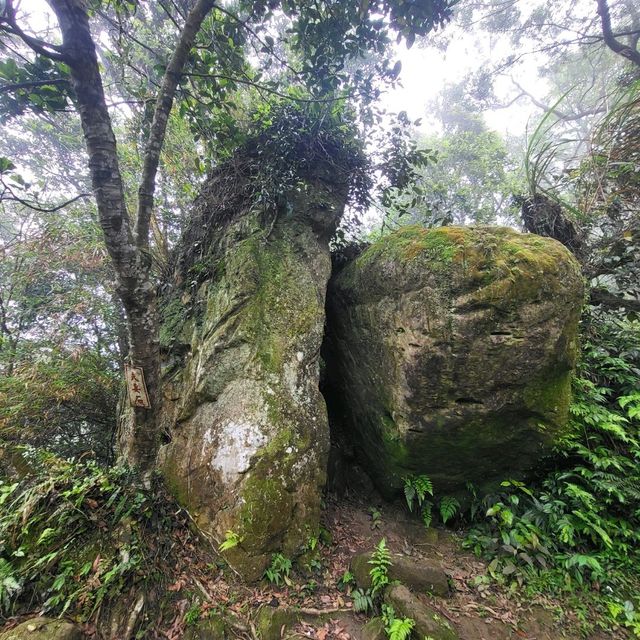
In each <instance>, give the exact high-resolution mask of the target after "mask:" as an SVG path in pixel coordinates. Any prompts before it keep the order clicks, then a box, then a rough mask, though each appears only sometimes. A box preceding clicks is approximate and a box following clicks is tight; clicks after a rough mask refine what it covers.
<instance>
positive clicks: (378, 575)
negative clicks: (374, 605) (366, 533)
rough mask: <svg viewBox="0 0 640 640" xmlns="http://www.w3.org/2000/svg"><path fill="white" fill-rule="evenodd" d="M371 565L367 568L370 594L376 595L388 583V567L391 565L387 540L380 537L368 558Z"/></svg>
mask: <svg viewBox="0 0 640 640" xmlns="http://www.w3.org/2000/svg"><path fill="white" fill-rule="evenodd" d="M369 564H370V565H372V566H371V569H370V570H369V575H370V576H371V595H372V596H376V595H377V594H378V593H380V591H382V590H383V589H384V588H385V587H386V586H387V585H388V584H389V567H390V566H391V564H392V563H391V554H390V553H389V549H388V548H387V541H386V540H385V538H382V539H381V540H380V542H378V544H377V545H376V548H375V550H374V552H373V554H372V556H371V560H369Z"/></svg>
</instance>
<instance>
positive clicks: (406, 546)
mask: <svg viewBox="0 0 640 640" xmlns="http://www.w3.org/2000/svg"><path fill="white" fill-rule="evenodd" d="M325 526H326V528H327V530H328V531H329V532H330V534H331V538H332V543H331V544H330V545H329V546H327V547H324V548H323V549H322V552H321V556H322V565H323V566H324V567H325V568H326V569H325V576H324V579H323V581H322V582H323V587H322V589H320V590H319V591H318V593H317V601H316V602H315V604H316V605H317V606H326V605H328V604H338V605H339V604H342V603H343V602H344V603H345V605H346V606H347V607H348V606H349V605H350V604H351V603H350V602H347V601H348V600H349V599H348V598H347V597H346V594H342V593H341V592H339V591H337V590H336V589H335V588H333V587H332V585H335V584H336V583H337V581H338V580H339V578H340V576H342V574H343V573H344V571H346V570H347V569H348V568H349V563H350V561H351V558H352V557H353V556H354V555H356V554H358V553H360V552H363V551H369V550H371V549H372V548H373V547H374V546H375V545H376V544H377V543H378V542H379V541H380V539H381V538H385V539H386V541H387V545H388V547H389V549H390V550H391V551H392V552H395V553H403V554H405V555H408V556H411V557H415V558H416V559H419V558H431V559H435V560H437V561H438V562H439V563H441V564H442V566H443V568H444V569H445V571H446V573H447V574H448V575H449V577H450V579H451V584H452V587H453V595H452V596H451V597H450V598H437V597H431V596H427V595H424V596H420V597H421V598H423V599H424V601H425V603H427V604H429V605H430V606H431V607H432V608H434V609H436V610H437V611H438V612H439V613H440V614H441V616H442V617H443V618H445V619H446V620H448V621H449V622H450V624H451V625H452V626H453V627H454V629H455V630H456V631H457V633H458V635H459V637H460V639H461V640H508V639H512V638H518V639H522V640H557V639H559V638H567V639H568V640H578V639H581V638H585V636H583V635H581V634H580V632H579V629H578V624H577V620H576V619H575V618H572V617H571V615H568V614H566V612H564V611H563V609H562V606H561V604H560V603H559V602H557V601H553V600H550V599H545V598H539V599H537V600H534V601H531V602H526V603H523V602H522V601H521V599H520V598H518V594H515V596H511V597H509V596H508V594H507V593H506V592H505V591H504V590H501V589H499V588H498V587H496V586H490V585H482V586H481V587H480V588H478V586H476V584H477V583H476V582H475V581H476V579H477V578H479V577H480V576H483V575H484V574H485V571H486V565H485V564H484V563H483V562H481V561H480V560H478V559H477V558H475V557H474V556H473V555H472V554H470V553H468V552H466V551H464V550H463V549H462V545H461V537H458V536H456V534H454V533H452V532H450V531H445V530H435V529H431V530H429V531H427V530H426V529H425V528H424V526H423V525H422V524H421V523H420V522H419V521H417V520H415V519H412V518H411V514H409V513H407V512H406V510H402V509H401V508H399V507H395V506H392V505H385V506H370V505H365V504H359V503H357V502H351V501H348V500H340V501H337V500H334V499H329V501H328V504H327V510H326V514H325ZM334 619H335V620H336V622H334V623H323V624H321V625H316V626H315V627H314V626H313V625H310V624H307V625H305V626H303V627H300V628H298V632H299V633H302V634H303V635H305V636H307V637H312V638H316V639H317V640H326V639H327V638H331V637H336V638H339V640H346V639H347V637H351V638H358V637H359V636H360V635H361V632H360V629H361V626H362V625H363V624H364V623H365V622H366V618H365V617H364V616H360V615H351V616H346V617H345V616H343V617H342V619H341V620H338V619H337V618H336V617H335V616H334ZM332 624H333V626H332ZM314 629H315V630H316V632H317V633H315V635H314V631H313V630H314ZM345 634H346V636H345ZM628 637H629V636H627V635H626V634H625V633H624V632H623V631H617V632H612V633H594V634H592V635H589V636H588V638H590V639H591V640H611V639H612V638H616V639H618V638H628Z"/></svg>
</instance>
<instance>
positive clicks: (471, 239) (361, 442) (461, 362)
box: [327, 227, 583, 497]
mask: <svg viewBox="0 0 640 640" xmlns="http://www.w3.org/2000/svg"><path fill="white" fill-rule="evenodd" d="M582 299H583V283H582V278H581V275H580V270H579V266H578V264H577V262H576V261H575V260H574V259H573V257H572V256H571V255H570V253H569V252H568V251H567V250H566V249H565V248H564V247H563V246H562V245H561V244H560V243H558V242H556V241H554V240H551V239H548V238H541V237H538V236H534V235H523V234H519V233H517V232H515V231H513V230H511V229H508V228H496V227H493V228H492V227H465V228H462V227H450V228H446V227H445V228H440V229H433V230H427V229H424V228H421V227H404V228H402V229H400V230H399V231H397V232H395V233H392V234H389V235H388V236H385V237H384V238H382V239H381V240H379V241H378V242H376V243H375V244H373V245H372V246H371V247H369V248H368V249H367V250H366V251H365V252H364V253H362V254H361V255H360V256H359V257H358V258H357V259H355V260H354V261H353V262H351V263H350V264H349V265H348V266H347V267H346V268H344V269H343V270H342V271H341V272H340V273H339V274H338V275H337V277H335V279H334V280H332V284H331V285H330V291H329V306H328V309H329V323H328V326H329V332H330V336H329V340H328V350H327V360H328V369H327V385H328V387H329V391H328V393H329V394H331V397H332V400H333V401H334V402H335V401H336V398H337V400H338V404H339V406H340V411H336V414H337V422H338V423H340V424H341V426H342V430H343V432H344V436H345V438H347V439H349V440H352V441H354V442H355V449H356V453H357V457H358V459H359V460H360V462H361V463H362V466H363V467H364V468H366V469H367V471H368V472H369V473H370V475H371V477H372V479H373V481H374V482H375V484H376V486H377V488H378V489H379V490H380V491H381V492H382V493H383V494H384V495H386V496H388V497H390V496H393V495H394V494H396V493H397V492H398V491H399V490H400V489H401V487H402V484H403V477H404V476H407V475H409V474H426V475H428V476H429V477H430V478H431V479H432V481H433V484H434V487H435V490H436V496H442V495H443V494H447V493H449V494H451V493H456V492H461V491H464V488H465V484H466V483H467V482H468V481H470V482H473V483H474V484H475V485H476V486H478V487H479V488H480V489H487V488H490V487H491V486H494V485H495V484H496V483H498V482H499V481H501V480H503V479H505V478H507V477H518V476H523V475H526V473H527V472H528V471H529V470H531V469H532V468H534V467H535V466H536V465H537V464H538V463H539V461H540V459H541V457H542V456H543V455H544V454H545V452H547V451H548V450H549V448H550V446H551V444H552V443H553V441H554V439H555V438H556V437H557V435H558V434H559V433H562V431H563V429H564V428H565V425H566V423H567V419H568V404H569V399H570V378H571V371H572V368H573V366H574V358H575V352H576V331H577V323H578V318H579V314H580V308H581V304H582Z"/></svg>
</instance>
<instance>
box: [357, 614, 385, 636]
mask: <svg viewBox="0 0 640 640" xmlns="http://www.w3.org/2000/svg"><path fill="white" fill-rule="evenodd" d="M386 638H387V632H386V630H385V628H384V622H383V621H382V618H371V620H369V622H367V624H365V625H364V627H362V640H386Z"/></svg>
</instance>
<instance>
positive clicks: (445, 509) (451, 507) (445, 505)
mask: <svg viewBox="0 0 640 640" xmlns="http://www.w3.org/2000/svg"><path fill="white" fill-rule="evenodd" d="M439 509H440V518H442V523H443V524H447V522H449V520H451V518H453V517H454V516H455V515H456V513H458V511H459V510H460V503H459V502H458V501H457V500H456V499H455V498H453V497H452V496H444V498H442V500H440V505H439Z"/></svg>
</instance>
